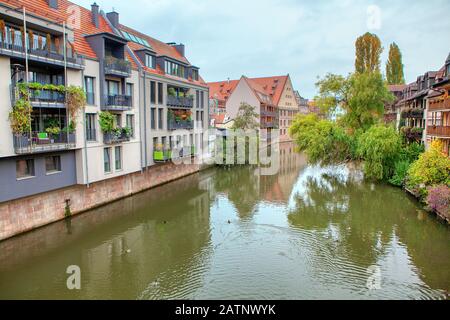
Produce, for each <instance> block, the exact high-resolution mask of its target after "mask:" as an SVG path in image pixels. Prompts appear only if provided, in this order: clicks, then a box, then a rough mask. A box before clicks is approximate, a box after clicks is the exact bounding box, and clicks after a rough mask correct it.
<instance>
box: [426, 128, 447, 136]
mask: <svg viewBox="0 0 450 320" xmlns="http://www.w3.org/2000/svg"><path fill="white" fill-rule="evenodd" d="M427 135H430V136H440V137H450V126H428V128H427Z"/></svg>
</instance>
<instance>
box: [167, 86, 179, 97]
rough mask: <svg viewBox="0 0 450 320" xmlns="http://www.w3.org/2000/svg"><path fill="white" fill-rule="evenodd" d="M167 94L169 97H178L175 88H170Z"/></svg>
mask: <svg viewBox="0 0 450 320" xmlns="http://www.w3.org/2000/svg"><path fill="white" fill-rule="evenodd" d="M167 93H168V94H169V96H171V97H176V96H177V92H176V91H175V89H174V88H172V87H171V88H169V89H167Z"/></svg>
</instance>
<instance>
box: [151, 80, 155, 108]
mask: <svg viewBox="0 0 450 320" xmlns="http://www.w3.org/2000/svg"><path fill="white" fill-rule="evenodd" d="M150 103H153V104H155V103H156V83H155V81H150Z"/></svg>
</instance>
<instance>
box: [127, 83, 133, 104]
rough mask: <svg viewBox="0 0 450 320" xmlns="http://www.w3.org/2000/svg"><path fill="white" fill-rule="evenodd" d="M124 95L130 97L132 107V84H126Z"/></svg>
mask: <svg viewBox="0 0 450 320" xmlns="http://www.w3.org/2000/svg"><path fill="white" fill-rule="evenodd" d="M126 90H127V92H126V95H127V96H129V97H131V104H132V105H133V92H134V90H133V84H132V83H127V87H126Z"/></svg>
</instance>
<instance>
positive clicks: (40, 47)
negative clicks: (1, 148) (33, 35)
mask: <svg viewBox="0 0 450 320" xmlns="http://www.w3.org/2000/svg"><path fill="white" fill-rule="evenodd" d="M43 49H44V48H42V37H41V36H38V50H43Z"/></svg>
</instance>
